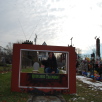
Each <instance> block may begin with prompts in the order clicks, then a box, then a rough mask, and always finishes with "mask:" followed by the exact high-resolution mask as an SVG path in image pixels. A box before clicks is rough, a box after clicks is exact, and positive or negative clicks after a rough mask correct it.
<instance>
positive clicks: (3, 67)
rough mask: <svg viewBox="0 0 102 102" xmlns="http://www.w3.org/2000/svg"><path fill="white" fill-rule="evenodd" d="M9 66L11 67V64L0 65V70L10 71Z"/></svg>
mask: <svg viewBox="0 0 102 102" xmlns="http://www.w3.org/2000/svg"><path fill="white" fill-rule="evenodd" d="M11 68H12V65H5V66H0V72H2V71H10V70H11Z"/></svg>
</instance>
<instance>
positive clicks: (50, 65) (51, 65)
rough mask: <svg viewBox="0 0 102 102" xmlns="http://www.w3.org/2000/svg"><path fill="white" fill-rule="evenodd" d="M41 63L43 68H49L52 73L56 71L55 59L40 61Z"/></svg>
mask: <svg viewBox="0 0 102 102" xmlns="http://www.w3.org/2000/svg"><path fill="white" fill-rule="evenodd" d="M41 63H42V64H43V65H44V66H45V68H51V69H52V70H53V71H55V73H56V71H57V61H56V57H55V56H53V57H52V58H48V59H47V60H42V61H41Z"/></svg>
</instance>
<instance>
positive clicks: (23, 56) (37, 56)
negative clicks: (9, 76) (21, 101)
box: [19, 49, 69, 89]
mask: <svg viewBox="0 0 102 102" xmlns="http://www.w3.org/2000/svg"><path fill="white" fill-rule="evenodd" d="M49 52H53V53H54V55H55V57H56V62H57V69H58V71H59V72H58V73H54V74H52V73H46V72H45V66H44V65H43V64H42V61H43V60H45V61H46V60H47V59H48V57H49V55H48V53H49ZM35 63H36V64H35ZM19 66H20V68H19V87H20V88H38V89H46V88H47V89H50V88H52V87H53V88H55V89H57V88H58V89H59V88H60V89H68V88H69V73H68V72H69V71H68V70H69V53H68V52H66V51H50V50H29V49H21V50H20V65H19Z"/></svg>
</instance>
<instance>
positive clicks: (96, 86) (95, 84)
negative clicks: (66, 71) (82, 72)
mask: <svg viewBox="0 0 102 102" xmlns="http://www.w3.org/2000/svg"><path fill="white" fill-rule="evenodd" d="M76 79H77V80H79V81H82V82H83V83H86V84H88V85H90V87H93V88H92V90H94V89H99V90H102V82H100V81H96V82H91V81H92V80H93V79H92V78H87V77H84V76H79V75H77V76H76Z"/></svg>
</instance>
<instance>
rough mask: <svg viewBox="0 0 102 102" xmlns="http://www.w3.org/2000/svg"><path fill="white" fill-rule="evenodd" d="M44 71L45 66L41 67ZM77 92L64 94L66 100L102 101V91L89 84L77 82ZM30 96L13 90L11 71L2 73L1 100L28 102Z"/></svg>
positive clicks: (0, 83) (81, 101) (6, 101)
mask: <svg viewBox="0 0 102 102" xmlns="http://www.w3.org/2000/svg"><path fill="white" fill-rule="evenodd" d="M40 71H41V72H42V71H43V68H41V69H40ZM76 86H77V94H74V95H63V97H64V98H65V100H66V102H102V91H100V90H95V89H94V90H93V88H90V87H89V85H87V84H85V83H83V82H81V81H78V80H77V82H76ZM29 97H30V94H28V93H19V92H11V72H8V73H4V74H1V73H0V102H26V101H27V100H28V99H29Z"/></svg>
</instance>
